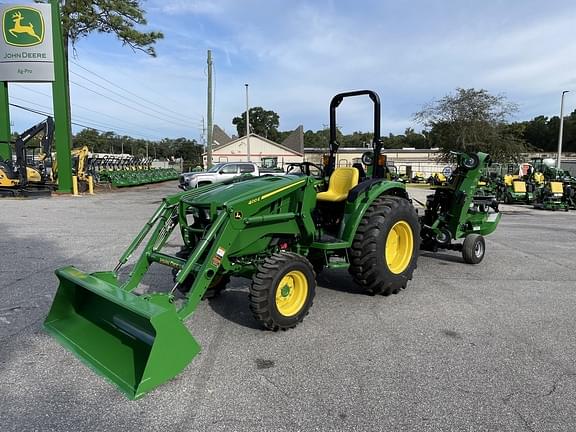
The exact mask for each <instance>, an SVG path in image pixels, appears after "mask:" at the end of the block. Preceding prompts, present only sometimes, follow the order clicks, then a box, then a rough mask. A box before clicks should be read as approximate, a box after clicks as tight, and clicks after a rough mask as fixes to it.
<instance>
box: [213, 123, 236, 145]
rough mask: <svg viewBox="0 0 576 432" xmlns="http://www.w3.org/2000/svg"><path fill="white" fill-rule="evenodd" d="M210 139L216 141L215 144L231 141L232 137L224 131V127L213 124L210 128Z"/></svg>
mask: <svg viewBox="0 0 576 432" xmlns="http://www.w3.org/2000/svg"><path fill="white" fill-rule="evenodd" d="M212 139H213V140H214V142H215V143H217V145H222V144H228V143H229V142H230V141H232V138H230V137H229V136H228V134H227V133H226V132H224V129H222V128H221V127H220V126H218V125H214V128H213V129H212Z"/></svg>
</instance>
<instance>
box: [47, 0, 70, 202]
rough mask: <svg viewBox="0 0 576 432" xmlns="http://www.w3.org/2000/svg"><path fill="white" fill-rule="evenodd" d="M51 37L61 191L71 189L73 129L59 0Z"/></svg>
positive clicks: (54, 2) (53, 3)
mask: <svg viewBox="0 0 576 432" xmlns="http://www.w3.org/2000/svg"><path fill="white" fill-rule="evenodd" d="M50 4H51V6H52V38H53V40H54V78H55V81H54V82H53V83H52V98H53V104H54V123H55V127H54V136H55V141H56V160H57V161H58V192H61V193H71V192H72V158H71V156H70V149H71V147H72V146H71V143H72V128H71V123H70V121H71V120H70V110H69V109H70V93H69V87H68V73H67V70H66V68H67V64H66V59H65V57H64V43H63V39H62V24H61V20H60V6H59V4H58V0H51V1H50Z"/></svg>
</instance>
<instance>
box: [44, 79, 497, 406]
mask: <svg viewBox="0 0 576 432" xmlns="http://www.w3.org/2000/svg"><path fill="white" fill-rule="evenodd" d="M359 95H368V96H369V97H370V99H371V100H372V101H373V103H374V138H373V143H372V145H373V155H372V157H371V158H367V159H369V161H367V162H368V163H370V164H371V166H370V167H369V169H368V175H367V176H366V177H364V176H363V178H362V179H361V180H360V179H359V171H360V170H359V169H357V168H348V167H346V168H335V160H336V158H335V155H336V152H337V151H338V147H339V145H338V142H337V141H336V108H337V107H338V106H339V105H340V103H341V102H342V101H343V99H344V98H347V97H352V96H359ZM381 149H382V141H381V139H380V100H379V97H378V95H377V94H376V93H375V92H373V91H369V90H362V91H355V92H348V93H341V94H338V95H336V96H335V97H334V98H333V99H332V102H331V104H330V155H329V157H328V160H327V163H326V164H325V165H324V166H322V167H318V166H316V165H313V164H311V163H307V162H305V163H303V164H302V166H301V169H300V170H299V171H300V172H301V175H286V176H270V177H257V178H252V177H250V178H241V179H236V180H231V181H228V182H226V183H219V184H215V185H209V186H206V187H203V188H199V189H193V190H190V191H185V192H181V193H179V194H176V195H173V196H169V197H166V198H164V200H163V203H162V204H161V206H160V208H158V210H157V211H156V213H155V214H154V215H153V216H152V217H151V219H150V220H149V221H148V222H147V223H146V225H145V226H144V228H143V229H142V230H141V231H140V233H139V234H138V235H137V236H136V238H135V239H134V241H133V242H132V244H131V245H130V246H129V247H128V249H127V250H126V251H125V252H124V254H123V255H122V256H121V258H120V260H119V263H118V265H117V266H116V268H115V269H114V270H113V271H104V272H96V273H91V274H86V273H84V272H81V271H79V270H77V269H76V268H74V267H71V266H70V267H64V268H60V269H58V270H57V271H56V275H57V276H58V278H59V280H60V286H59V288H58V291H57V293H56V297H55V299H54V302H53V305H52V308H51V310H50V312H49V314H48V317H47V318H46V321H45V323H44V325H45V328H46V329H47V331H48V332H49V333H51V334H52V335H53V336H54V337H55V338H56V339H57V340H58V341H59V342H60V343H61V344H62V345H64V346H65V347H67V348H68V349H69V350H70V351H72V352H74V353H75V354H76V355H77V356H78V357H80V358H81V359H82V360H83V361H84V362H85V363H86V364H88V365H89V366H90V367H92V368H93V369H94V370H95V371H97V372H98V373H100V374H102V375H104V376H105V377H106V378H108V379H109V380H110V381H112V382H113V383H114V384H116V385H117V386H118V387H119V388H120V389H121V390H122V391H124V392H125V393H126V394H127V395H128V396H129V397H130V398H138V397H141V396H142V395H144V394H145V393H146V392H148V391H150V390H152V389H153V388H155V387H156V386H158V385H160V384H161V383H163V382H165V381H167V380H169V379H171V378H172V377H174V376H175V375H177V374H178V373H180V371H182V370H183V369H184V368H185V367H186V365H187V364H188V363H189V362H190V361H191V360H192V359H193V358H194V357H195V356H196V354H198V352H199V350H200V347H199V345H198V343H197V342H196V340H195V339H194V338H193V337H192V335H191V334H190V333H189V332H188V330H187V328H186V326H185V325H184V320H185V319H187V318H188V317H190V316H191V315H192V313H193V312H194V310H195V309H196V307H197V305H198V303H199V302H200V301H201V299H202V298H203V297H206V296H214V295H217V294H218V292H219V291H221V290H222V289H223V288H224V287H225V285H226V283H227V282H228V280H229V278H230V276H243V277H246V278H249V279H251V280H252V283H251V286H250V290H249V302H250V309H251V310H252V314H253V316H254V318H255V319H256V320H257V321H259V322H260V323H261V324H262V326H263V327H265V328H267V329H270V330H279V329H281V330H284V329H289V328H292V327H294V326H296V325H297V324H298V323H300V322H301V321H302V320H303V319H304V317H305V316H306V315H307V314H308V311H309V309H310V307H311V306H312V302H313V300H314V293H315V286H316V282H315V273H317V272H319V271H322V269H324V268H347V269H348V271H349V272H350V273H351V275H352V277H353V279H354V280H355V281H356V282H357V283H358V284H359V285H360V286H361V287H362V288H363V289H364V290H365V291H366V293H369V294H372V295H374V294H384V295H387V294H392V293H397V292H398V291H400V290H401V289H402V288H405V287H406V284H407V283H408V281H409V280H410V279H412V274H413V272H414V270H415V268H416V261H417V256H418V250H419V248H420V243H421V221H420V220H419V218H418V215H417V212H416V210H415V209H414V207H413V206H412V204H411V201H410V200H409V198H408V194H407V193H406V190H405V186H404V185H403V184H402V183H399V182H394V181H387V180H385V179H384V177H385V173H386V164H385V158H383V157H381ZM470 159H472V160H473V161H474V163H477V164H478V166H474V167H473V166H472V165H467V164H468V162H467V161H468V160H470ZM463 160H464V161H465V162H464V163H463V166H464V168H462V171H461V175H459V177H458V179H459V180H458V181H457V182H455V183H453V185H452V191H451V192H446V193H445V194H444V195H442V198H441V199H439V201H438V202H436V201H434V202H435V204H433V205H432V206H433V208H431V209H429V212H428V213H427V216H426V217H424V219H423V220H424V222H425V225H424V228H423V232H425V233H426V237H425V241H426V242H427V244H429V245H436V246H438V245H440V246H441V247H447V246H448V244H449V243H450V242H449V241H446V239H445V238H444V237H442V236H443V235H446V234H445V233H446V232H450V233H451V239H458V238H460V237H462V236H464V235H465V234H467V233H471V232H474V233H476V232H478V233H484V234H487V233H488V232H490V231H491V230H493V228H495V225H496V223H497V222H498V220H499V217H496V218H494V219H493V220H486V218H485V217H483V216H482V215H481V214H480V213H481V210H479V207H477V208H475V210H472V207H467V205H468V203H470V194H471V195H473V191H472V189H473V184H476V183H477V179H476V180H475V181H474V182H473V183H472V180H470V179H469V177H470V176H473V175H476V173H479V172H480V169H481V168H482V166H481V165H482V164H484V163H485V162H486V157H485V155H483V156H480V157H478V156H466V157H464V159H463ZM311 168H313V170H311ZM311 171H314V172H316V173H317V172H318V171H320V175H317V176H313V175H311ZM478 175H479V174H478ZM437 193H438V192H437ZM462 194H463V195H462ZM453 209H456V210H457V212H454V211H452V210H453ZM483 210H484V211H485V213H487V212H488V208H487V207H486V208H483ZM434 218H436V219H438V220H439V221H438V222H437V223H436V222H434V221H432V219H434ZM478 224H480V227H478ZM485 225H490V228H484V226H485ZM176 228H178V230H179V232H180V236H181V239H182V244H183V246H182V248H181V249H180V250H177V251H176V253H172V254H170V253H168V252H167V251H168V250H169V249H170V246H169V244H168V239H169V238H170V236H171V235H172V233H173V232H174V230H175V229H176ZM178 230H177V231H178ZM452 231H454V233H452ZM145 240H147V241H146V242H145ZM170 243H172V242H170ZM139 247H140V248H141V250H142V252H141V254H140V256H139V257H138V258H137V259H136V261H135V264H134V267H133V268H132V270H131V272H130V274H129V276H128V278H127V279H125V280H120V278H119V270H120V268H121V267H122V266H123V265H124V264H126V263H127V262H128V260H129V258H130V257H131V255H132V254H133V253H134V252H135V251H136V250H137V249H138V248H139ZM482 256H483V251H482ZM153 263H159V264H163V265H166V266H169V267H171V268H173V269H174V273H175V280H174V285H173V287H172V288H171V289H170V290H169V291H168V292H158V291H153V290H152V291H151V292H146V293H143V294H135V292H136V291H135V289H136V288H138V287H139V285H140V283H141V281H142V278H143V276H144V275H145V274H146V272H147V271H148V269H149V267H150V265H151V264H153Z"/></svg>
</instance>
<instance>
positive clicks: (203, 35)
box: [9, 0, 576, 142]
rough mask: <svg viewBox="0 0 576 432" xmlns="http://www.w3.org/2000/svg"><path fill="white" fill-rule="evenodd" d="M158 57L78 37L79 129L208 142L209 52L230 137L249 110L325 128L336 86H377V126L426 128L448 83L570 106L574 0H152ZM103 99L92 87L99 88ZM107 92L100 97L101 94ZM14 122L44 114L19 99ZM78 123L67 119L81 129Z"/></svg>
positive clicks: (353, 110)
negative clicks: (420, 114) (423, 121)
mask: <svg viewBox="0 0 576 432" xmlns="http://www.w3.org/2000/svg"><path fill="white" fill-rule="evenodd" d="M141 3H142V5H143V8H144V9H145V11H146V17H147V20H148V25H147V26H146V29H147V30H155V31H161V32H163V33H164V39H163V40H161V41H159V42H158V43H157V44H156V45H155V48H156V51H157V54H158V55H157V57H156V58H152V57H149V56H147V55H145V54H144V53H141V52H134V51H132V50H131V49H130V48H129V47H126V46H122V45H121V43H120V42H118V40H116V39H115V37H114V36H112V35H104V34H95V35H91V36H89V37H88V38H85V39H83V40H81V41H80V42H79V43H78V44H77V46H76V56H75V57H74V58H72V60H71V64H70V72H71V75H70V78H71V81H72V83H71V84H70V88H71V100H72V117H73V121H74V122H75V123H78V124H80V125H84V126H92V127H94V128H96V129H99V130H102V131H109V130H112V131H115V132H116V133H118V134H119V135H131V136H134V137H138V138H146V139H151V140H158V139H161V138H164V137H170V138H176V137H186V138H190V139H196V140H198V141H199V142H202V139H203V132H202V125H203V122H204V124H205V122H206V117H207V102H206V99H207V64H206V57H207V50H209V49H210V50H212V56H213V62H214V87H215V89H214V93H215V95H214V101H215V105H214V121H215V123H216V124H218V125H219V126H221V127H222V128H223V129H224V130H225V131H226V132H228V133H229V134H233V133H236V130H235V126H233V124H232V119H233V118H234V117H235V116H238V115H240V114H241V113H242V112H244V110H245V108H246V99H245V96H246V88H245V84H246V83H247V84H249V102H250V106H261V107H263V108H264V109H267V110H272V111H275V112H276V113H278V115H279V116H280V128H279V129H280V130H293V129H295V128H296V127H298V126H299V125H303V126H304V129H305V130H309V129H311V130H314V131H315V130H319V129H322V128H324V127H325V126H326V125H327V123H328V114H329V111H328V107H329V103H330V99H331V98H332V96H334V95H335V94H337V93H340V92H343V91H350V90H358V89H371V90H375V91H376V92H377V93H378V94H379V95H380V99H381V101H382V133H383V134H384V135H386V134H388V133H394V134H399V133H403V132H404V130H405V129H406V128H408V127H412V128H414V129H415V130H416V131H420V130H422V126H421V125H419V124H417V123H416V122H415V121H414V119H413V115H414V113H415V112H417V111H419V110H421V109H422V108H423V107H424V105H425V104H427V103H430V102H432V101H434V100H437V99H440V98H441V97H443V96H445V95H447V94H450V93H453V92H454V91H455V89H456V88H459V87H460V88H476V89H486V90H487V91H489V92H490V93H491V94H495V95H504V96H505V97H506V98H507V99H508V100H509V101H511V102H515V103H517V104H518V106H519V112H518V113H517V114H516V115H515V116H514V117H513V118H511V119H510V120H511V121H522V120H529V119H532V118H533V117H535V116H538V115H545V116H553V115H559V111H560V98H561V93H562V91H563V90H572V91H573V93H568V94H567V96H566V98H565V105H564V110H565V112H571V111H573V110H574V109H575V108H576V48H575V46H574V40H575V39H576V37H575V36H576V25H575V23H576V5H575V4H574V2H573V0H565V1H564V0H553V1H549V2H542V1H534V0H507V1H505V0H484V1H478V0H412V1H399V0H396V1H389V0H380V1H378V0H355V1H353V2H352V1H344V0H332V1H329V0H316V1H299V0H291V1H288V0H284V1H281V0H243V1H237V0H147V1H143V2H141ZM50 92H51V86H50V85H49V84H16V83H14V84H10V87H9V93H10V96H11V101H12V102H13V103H15V104H18V105H23V106H27V107H34V108H36V109H39V110H42V111H48V110H50V107H51V99H50ZM98 93H100V94H98ZM101 95H105V96H106V97H103V96H101ZM371 110H372V103H371V102H370V100H369V99H368V98H354V99H347V100H345V101H344V102H343V103H342V105H341V106H340V108H339V109H338V125H339V127H340V128H341V129H342V130H343V131H344V132H345V133H351V132H353V131H370V130H371V129H372V112H371ZM10 114H11V118H12V121H13V123H14V125H13V129H14V130H16V131H22V130H24V129H25V128H27V127H29V126H31V125H32V124H34V123H36V122H38V121H40V120H41V119H42V117H41V116H39V115H36V114H30V113H26V112H25V111H22V110H20V109H17V108H15V107H12V108H11V111H10ZM80 129H82V127H81V126H78V125H76V126H74V127H73V130H74V131H78V130H80Z"/></svg>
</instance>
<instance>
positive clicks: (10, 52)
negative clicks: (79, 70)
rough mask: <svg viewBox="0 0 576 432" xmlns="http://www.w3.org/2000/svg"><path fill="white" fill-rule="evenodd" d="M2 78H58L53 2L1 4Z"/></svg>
mask: <svg viewBox="0 0 576 432" xmlns="http://www.w3.org/2000/svg"><path fill="white" fill-rule="evenodd" d="M0 17H1V18H2V37H1V38H0V81H54V59H53V55H52V18H51V14H50V5H48V4H35V3H31V4H28V5H24V6H23V5H14V4H0Z"/></svg>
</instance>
